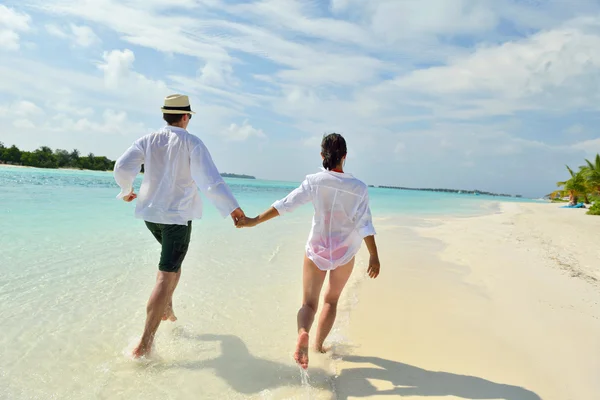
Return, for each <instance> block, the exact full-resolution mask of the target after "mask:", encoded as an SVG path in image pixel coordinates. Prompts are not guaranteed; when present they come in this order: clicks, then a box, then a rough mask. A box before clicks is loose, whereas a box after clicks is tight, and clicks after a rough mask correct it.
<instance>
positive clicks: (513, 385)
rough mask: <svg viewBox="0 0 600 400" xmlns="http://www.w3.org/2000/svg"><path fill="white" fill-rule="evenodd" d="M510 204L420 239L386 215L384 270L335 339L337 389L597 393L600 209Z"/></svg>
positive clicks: (409, 393) (436, 394)
mask: <svg viewBox="0 0 600 400" xmlns="http://www.w3.org/2000/svg"><path fill="white" fill-rule="evenodd" d="M501 208H502V213H498V214H494V215H488V216H483V217H474V218H457V219H439V220H429V221H428V222H429V223H430V224H431V226H427V227H421V228H417V229H415V230H416V231H417V233H418V234H419V235H420V236H421V238H422V239H415V238H413V239H409V238H410V237H411V235H409V234H407V232H406V231H405V234H404V235H402V233H401V232H402V231H403V230H404V229H405V228H401V227H393V226H392V225H393V222H391V221H388V224H387V225H384V227H380V231H381V233H380V235H379V237H378V240H379V247H380V249H381V256H382V260H381V261H382V274H381V275H380V277H379V278H378V279H377V280H376V281H372V282H366V281H365V282H364V283H363V284H362V285H361V286H360V294H359V298H360V301H359V304H358V306H357V308H356V309H355V310H354V311H353V312H352V315H351V323H350V340H351V344H350V345H349V346H348V347H347V348H340V349H336V352H337V353H338V356H340V357H342V359H343V361H342V362H340V364H339V365H338V371H337V377H336V378H335V388H336V392H337V394H338V399H357V398H378V399H384V398H404V397H406V398H411V399H417V398H423V399H425V398H426V399H510V400H534V399H540V398H541V399H544V400H567V399H573V400H580V399H581V400H583V399H596V398H598V393H600V381H599V380H598V373H599V372H600V357H598V354H600V285H599V282H600V281H599V280H600V247H598V237H599V234H600V218H596V217H593V216H588V215H585V210H571V209H561V208H559V205H557V204H509V203H504V204H502V207H501ZM380 225H382V224H380ZM407 240H408V241H407Z"/></svg>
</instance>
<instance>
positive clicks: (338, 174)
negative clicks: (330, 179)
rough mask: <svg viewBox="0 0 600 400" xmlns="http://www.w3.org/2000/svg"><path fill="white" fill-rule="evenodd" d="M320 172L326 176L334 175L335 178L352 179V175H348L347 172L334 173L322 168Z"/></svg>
mask: <svg viewBox="0 0 600 400" xmlns="http://www.w3.org/2000/svg"><path fill="white" fill-rule="evenodd" d="M321 170H322V171H323V172H326V173H328V174H331V175H335V176H343V177H346V178H354V175H352V174H351V173H348V172H335V171H330V170H328V169H325V168H323V167H321Z"/></svg>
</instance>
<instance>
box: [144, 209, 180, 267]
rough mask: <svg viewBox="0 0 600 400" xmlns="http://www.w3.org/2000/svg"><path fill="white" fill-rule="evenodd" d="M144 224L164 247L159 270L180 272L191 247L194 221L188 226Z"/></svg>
mask: <svg viewBox="0 0 600 400" xmlns="http://www.w3.org/2000/svg"><path fill="white" fill-rule="evenodd" d="M144 222H146V226H147V227H148V229H149V230H150V232H152V235H154V237H155V238H156V240H158V243H160V244H161V245H162V251H161V252H160V262H159V263H158V269H159V270H161V271H164V272H177V271H179V268H181V263H182V262H183V259H184V258H185V255H186V254H187V251H188V247H189V245H190V238H191V236H192V221H189V222H188V224H187V226H186V225H165V224H156V223H154V222H148V221H144Z"/></svg>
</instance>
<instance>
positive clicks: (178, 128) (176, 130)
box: [163, 125, 187, 132]
mask: <svg viewBox="0 0 600 400" xmlns="http://www.w3.org/2000/svg"><path fill="white" fill-rule="evenodd" d="M163 129H164V130H169V131H173V132H187V130H186V129H183V128H180V127H178V126H173V125H165V127H164V128H163Z"/></svg>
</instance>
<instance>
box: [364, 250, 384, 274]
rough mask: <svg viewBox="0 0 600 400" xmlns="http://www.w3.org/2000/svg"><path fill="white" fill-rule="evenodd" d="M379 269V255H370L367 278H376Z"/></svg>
mask: <svg viewBox="0 0 600 400" xmlns="http://www.w3.org/2000/svg"><path fill="white" fill-rule="evenodd" d="M380 267H381V265H380V264H379V255H378V254H371V257H370V258H369V268H368V269H367V273H368V274H369V277H371V278H372V279H375V278H377V276H378V275H379V268H380Z"/></svg>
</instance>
